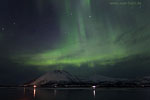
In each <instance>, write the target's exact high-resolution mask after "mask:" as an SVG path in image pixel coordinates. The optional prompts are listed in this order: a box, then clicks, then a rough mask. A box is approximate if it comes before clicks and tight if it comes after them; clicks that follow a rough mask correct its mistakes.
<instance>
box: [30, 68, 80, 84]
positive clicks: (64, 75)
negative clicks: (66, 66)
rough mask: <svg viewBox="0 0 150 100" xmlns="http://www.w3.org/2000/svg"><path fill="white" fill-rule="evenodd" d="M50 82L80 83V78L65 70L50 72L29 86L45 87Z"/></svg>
mask: <svg viewBox="0 0 150 100" xmlns="http://www.w3.org/2000/svg"><path fill="white" fill-rule="evenodd" d="M48 82H79V80H78V78H76V77H74V76H73V75H71V74H70V73H68V72H66V71H63V70H55V71H50V72H48V73H46V74H44V75H43V76H41V77H39V78H37V79H36V80H35V81H33V82H31V83H30V84H29V85H44V84H46V83H48Z"/></svg>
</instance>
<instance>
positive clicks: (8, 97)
mask: <svg viewBox="0 0 150 100" xmlns="http://www.w3.org/2000/svg"><path fill="white" fill-rule="evenodd" d="M0 100H150V88H95V89H93V88H25V87H21V88H20V87H19V88H16V87H11V88H7V87H5V88H4V87H3V88H0Z"/></svg>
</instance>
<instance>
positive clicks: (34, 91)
mask: <svg viewBox="0 0 150 100" xmlns="http://www.w3.org/2000/svg"><path fill="white" fill-rule="evenodd" d="M35 95H36V88H34V90H33V97H34V98H35Z"/></svg>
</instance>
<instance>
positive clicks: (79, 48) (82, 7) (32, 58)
mask: <svg viewBox="0 0 150 100" xmlns="http://www.w3.org/2000/svg"><path fill="white" fill-rule="evenodd" d="M64 1H65V2H63V3H64V5H63V4H62V5H63V6H64V9H63V10H62V11H61V12H59V15H60V21H59V22H60V23H59V26H60V30H61V35H62V36H61V39H62V40H61V42H60V43H58V44H57V45H56V48H54V49H50V50H45V51H44V52H40V53H36V54H23V55H21V56H19V57H18V58H20V59H21V60H18V62H19V63H23V64H25V65H36V66H49V65H66V64H67V65H75V66H77V67H80V66H82V64H85V63H86V64H88V66H89V67H94V65H95V63H96V64H98V65H110V64H115V63H116V62H119V61H121V59H123V58H126V57H129V56H132V55H136V54H141V53H143V52H146V51H144V50H143V49H142V47H143V46H144V44H145V45H146V44H148V43H149V42H150V41H149V40H145V41H142V42H141V41H140V36H141V35H140V34H141V33H143V32H144V33H146V32H147V31H149V30H146V29H145V30H142V31H141V30H139V31H137V33H136V35H135V34H133V33H134V32H136V28H140V27H141V26H142V25H139V26H136V27H135V28H133V29H132V31H131V28H128V25H125V24H126V21H123V19H124V18H123V16H125V15H123V13H128V12H129V11H130V9H129V8H126V12H122V11H123V10H124V9H125V8H122V11H121V10H120V9H116V7H112V8H110V9H111V10H112V11H113V12H114V15H113V14H109V13H111V10H110V12H108V11H103V12H102V9H103V8H102V7H100V8H101V10H99V9H100V8H99V9H97V11H95V12H94V11H93V9H94V8H93V9H92V4H91V2H92V1H91V0H82V1H81V0H77V1H76V2H75V1H74V0H64ZM108 4H109V3H108ZM114 16H116V17H117V18H118V22H117V20H116V19H115V22H113V21H114V19H113V17H114ZM132 18H134V19H136V21H135V23H136V24H138V23H141V21H142V20H139V17H138V16H136V15H135V16H131V19H132ZM129 19H130V17H129ZM124 20H125V19H124ZM119 21H120V22H119ZM122 23H124V24H122ZM122 34H123V35H122ZM133 35H134V36H133ZM148 35H149V34H148V33H147V35H146V34H145V35H143V38H144V37H146V36H148ZM135 40H136V41H137V42H136V43H135V42H134V41H135ZM132 42H133V43H132ZM138 42H139V43H138Z"/></svg>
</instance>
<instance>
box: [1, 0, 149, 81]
mask: <svg viewBox="0 0 150 100" xmlns="http://www.w3.org/2000/svg"><path fill="white" fill-rule="evenodd" d="M149 4H150V1H149V0H0V84H22V83H23V82H26V81H28V80H31V79H33V78H36V77H38V76H40V75H41V74H43V73H45V72H47V71H50V70H55V69H59V70H66V71H69V72H70V73H73V74H75V75H77V76H89V75H93V74H99V75H104V76H109V77H118V78H137V77H143V76H147V75H150V6H149Z"/></svg>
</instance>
